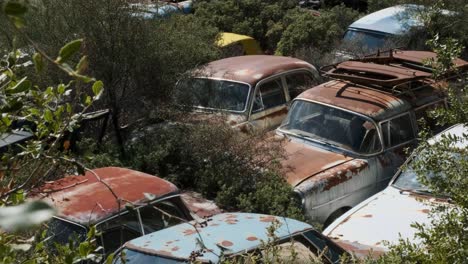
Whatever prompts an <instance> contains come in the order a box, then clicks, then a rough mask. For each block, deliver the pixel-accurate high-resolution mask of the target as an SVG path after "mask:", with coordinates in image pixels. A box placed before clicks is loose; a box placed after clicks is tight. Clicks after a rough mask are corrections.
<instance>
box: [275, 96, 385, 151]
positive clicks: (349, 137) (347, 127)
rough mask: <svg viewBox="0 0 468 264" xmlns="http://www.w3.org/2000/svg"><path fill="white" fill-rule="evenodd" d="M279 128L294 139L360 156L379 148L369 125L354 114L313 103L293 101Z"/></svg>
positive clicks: (369, 123)
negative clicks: (301, 138)
mask: <svg viewBox="0 0 468 264" xmlns="http://www.w3.org/2000/svg"><path fill="white" fill-rule="evenodd" d="M280 129H281V130H282V131H284V132H286V133H289V134H293V135H294V136H298V137H303V138H306V139H311V140H313V141H315V142H318V143H321V144H326V145H334V146H336V147H339V148H342V149H345V150H350V151H353V152H356V153H361V154H372V153H375V152H377V151H379V150H381V149H382V144H381V141H380V138H379V136H378V132H377V129H376V127H375V125H374V123H373V122H371V121H370V120H367V119H365V118H363V117H361V116H358V115H356V114H353V113H350V112H346V111H343V110H340V109H337V108H334V107H330V106H326V105H321V104H317V103H313V102H308V101H303V100H296V101H295V102H294V104H293V105H292V107H291V110H290V111H289V114H288V117H287V118H286V120H284V122H283V124H282V125H281V127H280Z"/></svg>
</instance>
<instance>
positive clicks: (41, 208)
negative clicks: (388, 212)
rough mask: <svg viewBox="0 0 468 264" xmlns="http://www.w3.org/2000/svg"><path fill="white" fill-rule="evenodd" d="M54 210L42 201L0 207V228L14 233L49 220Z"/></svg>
mask: <svg viewBox="0 0 468 264" xmlns="http://www.w3.org/2000/svg"><path fill="white" fill-rule="evenodd" d="M54 214H55V209H54V208H52V207H51V206H50V205H49V204H47V203H45V202H43V201H33V202H27V203H24V204H21V205H18V206H6V207H0V228H2V229H4V230H6V231H9V232H15V231H19V230H24V229H26V228H29V227H32V226H34V225H38V224H40V223H42V222H44V221H47V220H49V219H50V218H51V217H52V216H53V215H54Z"/></svg>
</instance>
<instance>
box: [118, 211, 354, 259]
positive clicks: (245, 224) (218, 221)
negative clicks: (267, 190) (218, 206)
mask: <svg viewBox="0 0 468 264" xmlns="http://www.w3.org/2000/svg"><path fill="white" fill-rule="evenodd" d="M273 222H277V225H279V227H278V228H276V229H275V231H274V232H275V236H276V238H277V239H275V240H273V238H272V237H269V236H268V233H267V231H266V230H267V229H268V227H270V226H271V225H272V223H273ZM269 243H275V244H276V246H277V247H278V252H277V254H278V256H277V257H278V259H280V260H282V262H281V263H310V262H311V260H313V261H315V262H314V263H316V262H317V261H321V262H322V263H341V262H340V258H341V257H342V255H347V253H346V251H344V250H343V249H342V248H340V247H339V246H338V245H336V244H335V243H333V242H332V241H331V240H330V239H328V238H327V237H325V236H323V235H322V234H320V233H318V232H317V231H315V230H314V229H313V228H312V226H310V225H309V224H306V223H303V222H299V221H297V220H293V219H289V218H285V217H276V216H271V215H262V214H250V213H226V214H219V215H216V216H213V217H211V218H208V219H206V222H205V223H203V224H202V223H198V222H195V221H194V222H190V223H183V224H179V225H175V226H172V227H170V228H167V229H164V230H161V231H157V232H154V233H152V234H150V235H145V236H142V237H140V238H137V239H134V240H131V241H129V242H127V243H126V244H125V245H124V246H123V248H122V249H120V251H119V252H118V253H117V254H116V258H115V261H114V263H119V264H120V263H128V264H137V263H138V264H150V263H173V264H175V263H220V262H221V261H222V258H223V257H225V258H226V259H228V260H231V259H236V257H239V256H242V255H245V254H253V255H256V256H264V257H266V258H268V257H271V258H273V256H271V254H272V252H268V250H266V249H265V244H269ZM293 252H294V253H295V254H296V255H295V257H293V256H292V254H294V253H293ZM122 253H123V254H122ZM272 263H275V262H272Z"/></svg>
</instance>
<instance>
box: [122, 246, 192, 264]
mask: <svg viewBox="0 0 468 264" xmlns="http://www.w3.org/2000/svg"><path fill="white" fill-rule="evenodd" d="M123 263H126V264H136V263H138V264H153V263H158V264H178V263H188V262H185V261H181V260H175V259H168V258H162V257H159V256H154V255H149V254H145V253H142V252H138V251H134V250H130V249H124V250H122V252H121V253H120V254H119V255H117V256H116V257H115V259H114V264H123Z"/></svg>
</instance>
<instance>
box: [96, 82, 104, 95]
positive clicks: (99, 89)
mask: <svg viewBox="0 0 468 264" xmlns="http://www.w3.org/2000/svg"><path fill="white" fill-rule="evenodd" d="M103 87H104V83H102V81H96V82H94V84H93V93H94V96H95V97H99V96H100V95H101V93H102V90H103Z"/></svg>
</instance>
